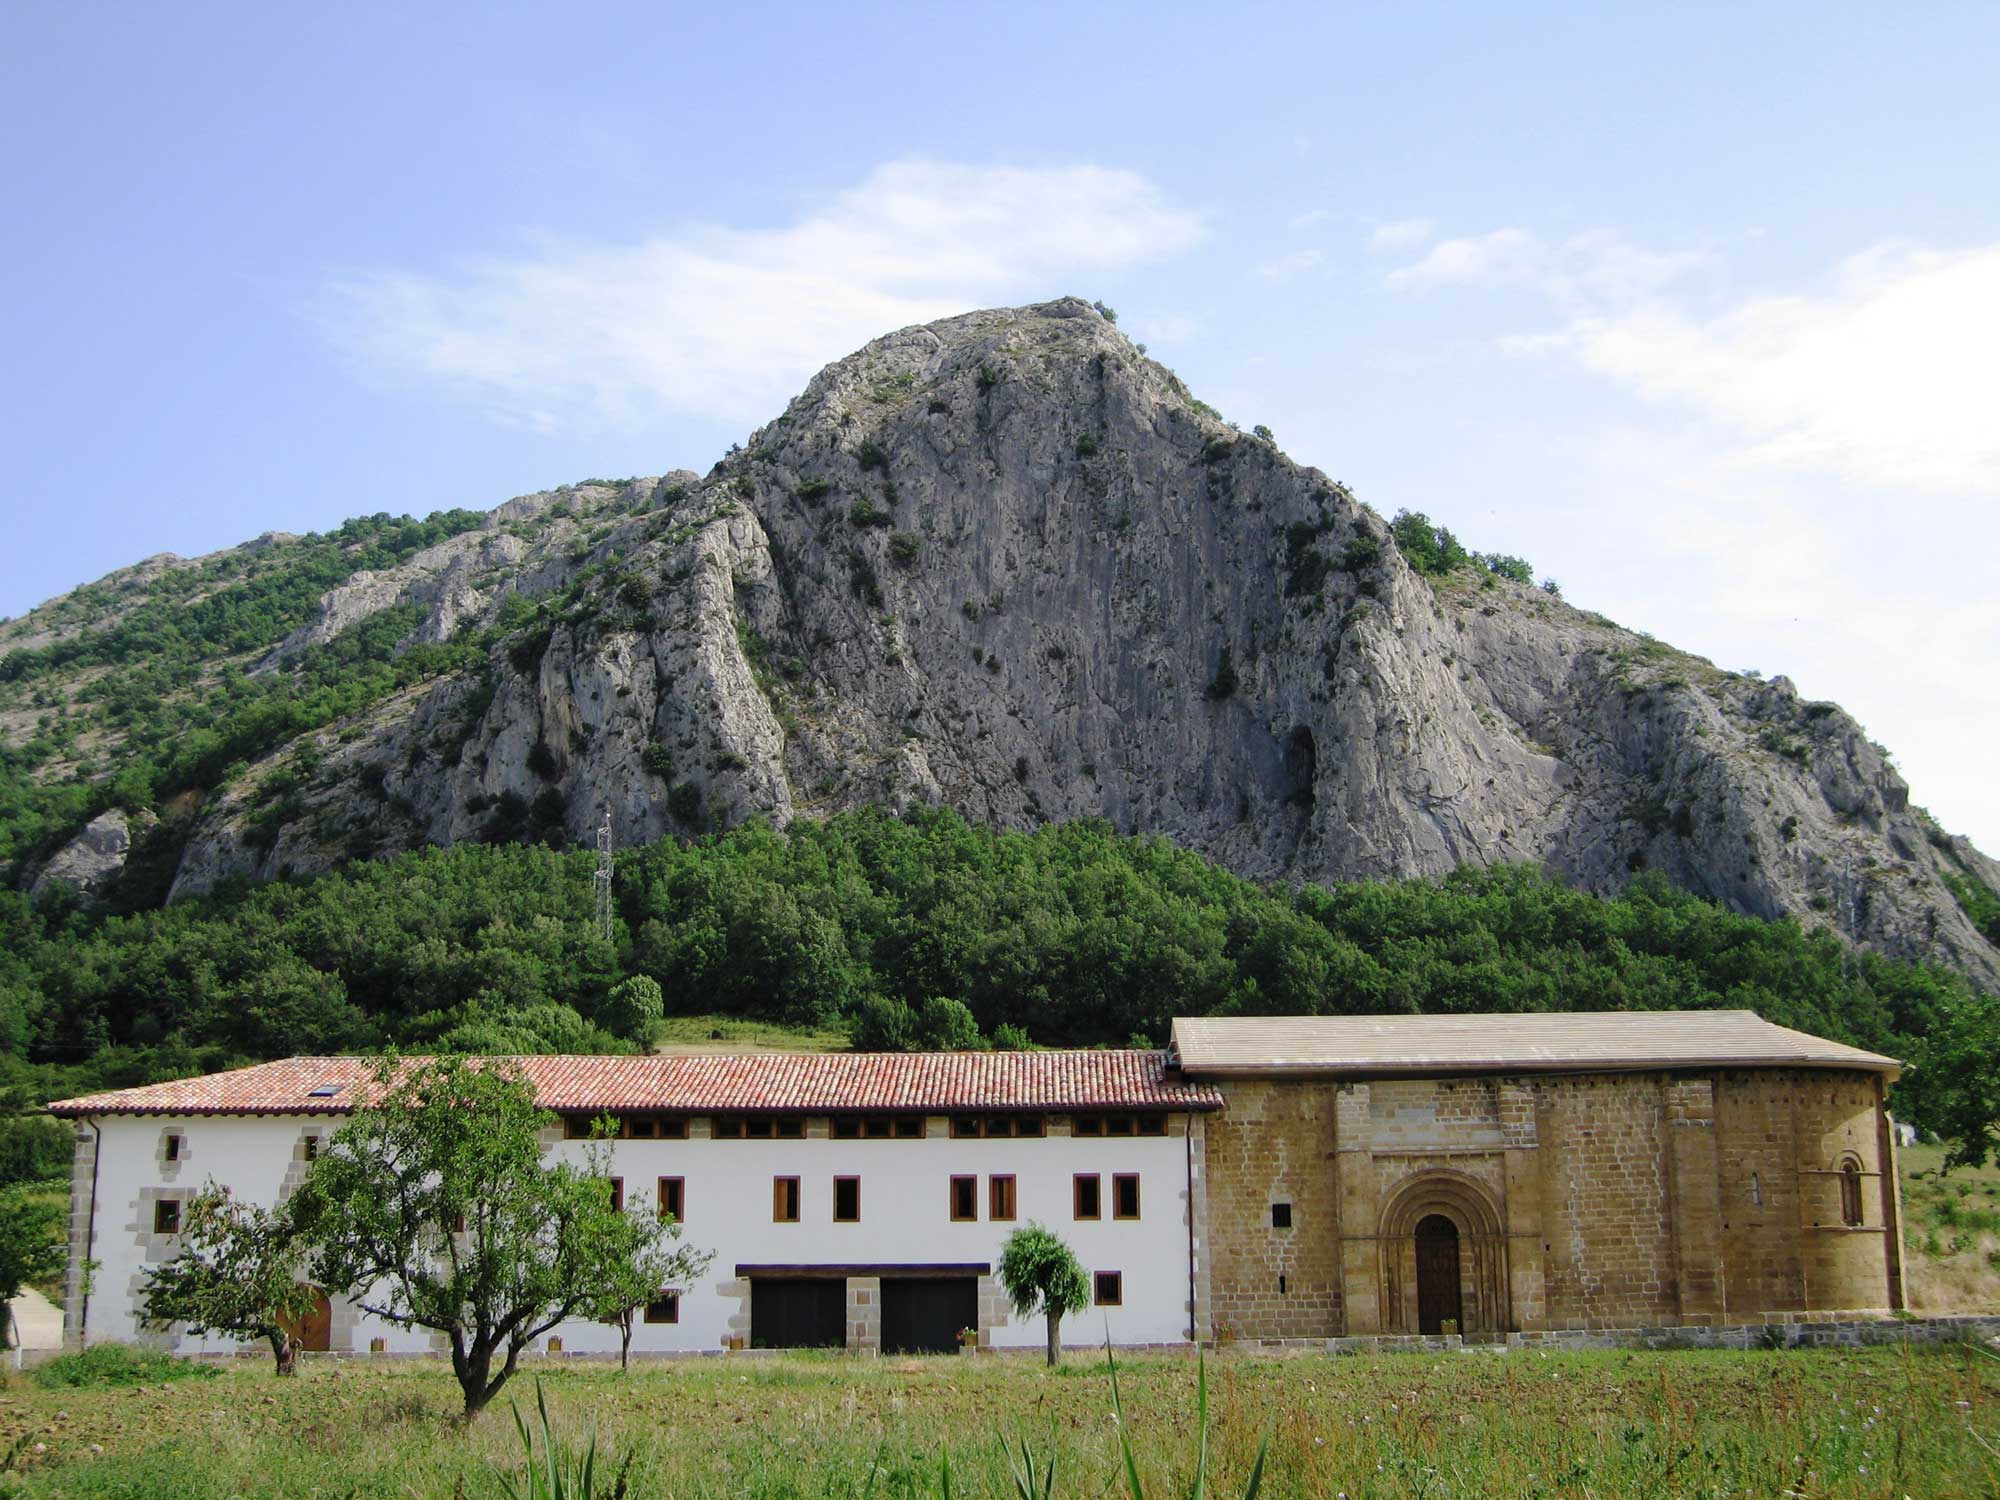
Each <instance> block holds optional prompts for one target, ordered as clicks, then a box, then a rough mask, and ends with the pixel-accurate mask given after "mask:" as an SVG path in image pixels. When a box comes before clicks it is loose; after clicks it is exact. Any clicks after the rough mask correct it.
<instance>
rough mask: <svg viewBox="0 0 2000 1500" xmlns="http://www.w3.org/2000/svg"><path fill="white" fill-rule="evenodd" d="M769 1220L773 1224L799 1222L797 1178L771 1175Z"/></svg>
mask: <svg viewBox="0 0 2000 1500" xmlns="http://www.w3.org/2000/svg"><path fill="white" fill-rule="evenodd" d="M771 1222H772V1223H773V1224H796V1223H798V1222H799V1180H798V1178H796V1177H773V1178H772V1179H771Z"/></svg>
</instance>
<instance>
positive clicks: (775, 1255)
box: [84, 1115, 1189, 1353]
mask: <svg viewBox="0 0 2000 1500" xmlns="http://www.w3.org/2000/svg"><path fill="white" fill-rule="evenodd" d="M97 1123H98V1124H99V1125H100V1127H101V1128H102V1131H103V1148H102V1152H101V1157H100V1160H99V1162H98V1164H97V1188H96V1212H95V1216H94V1236H93V1240H94V1245H93V1250H92V1253H93V1254H94V1255H95V1257H96V1259H97V1260H98V1261H99V1263H100V1265H99V1269H98V1270H97V1272H96V1274H95V1276H94V1278H93V1290H92V1293H91V1297H90V1302H89V1309H88V1326H87V1328H86V1329H85V1330H84V1336H85V1338H86V1339H87V1340H88V1341H89V1342H93V1343H95V1342H100V1341H104V1340H147V1341H153V1342H161V1343H172V1344H173V1345H174V1346H175V1347H177V1348H179V1349H181V1350H183V1351H185V1352H190V1353H193V1352H203V1353H217V1352H223V1351H226V1350H229V1349H231V1348H233V1347H235V1346H234V1344H233V1342H232V1341H230V1340H228V1339H215V1338H208V1339H197V1338H194V1337H192V1336H186V1335H178V1336H177V1335H175V1334H161V1333H156V1332H150V1331H147V1330H143V1329H141V1328H140V1326H139V1324H138V1304H139V1289H140V1287H141V1285H142V1284H143V1279H144V1278H143V1273H144V1270H145V1268H146V1266H148V1265H150V1264H157V1263H158V1262H159V1261H161V1260H163V1259H165V1258H167V1257H169V1256H170V1255H171V1254H172V1253H173V1250H174V1245H173V1243H172V1242H171V1241H170V1240H167V1239H165V1238H163V1237H161V1236H156V1235H154V1234H153V1233H152V1228H153V1208H152V1204H153V1202H154V1201H155V1200H156V1199H158V1198H160V1197H162V1196H177V1197H181V1198H183V1199H185V1198H187V1197H191V1196H192V1195H193V1194H194V1193H195V1192H198V1191H199V1190H200V1189H201V1187H202V1186H203V1185H204V1184H205V1183H207V1182H209V1181H210V1180H213V1181H215V1182H218V1183H222V1184H226V1185H227V1186H228V1187H229V1188H230V1189H231V1190H232V1191H233V1192H234V1193H235V1194H236V1195H237V1196H238V1197H239V1198H242V1199H246V1200H248V1201H252V1202H256V1203H261V1204H270V1203H272V1202H275V1201H277V1200H278V1199H279V1198H281V1197H282V1196H284V1195H285V1194H286V1193H288V1192H289V1191H290V1190H291V1188H292V1187H293V1186H294V1185H296V1183H297V1181H298V1179H299V1176H300V1174H301V1173H302V1172H303V1170H304V1161H303V1153H302V1151H301V1149H300V1142H301V1140H302V1138H303V1136H305V1135H306V1134H308V1133H312V1134H318V1135H330V1134H331V1133H332V1132H333V1131H334V1130H335V1129H337V1128H338V1127H339V1125H340V1123H341V1122H340V1120H339V1119H338V1118H329V1117H310V1118H309V1117H301V1116H272V1117H255V1118H246V1117H227V1116H218V1117H192V1118H168V1117H161V1116H141V1117H133V1116H102V1117H98V1120H97ZM691 1124H692V1127H693V1129H692V1131H691V1135H692V1138H691V1139H688V1140H668V1141H618V1142H614V1143H611V1145H610V1147H609V1150H610V1153H611V1171H612V1172H613V1173H615V1174H616V1175H618V1176H620V1177H622V1178H623V1179H624V1186H625V1194H626V1201H627V1203H629V1204H633V1205H635V1206H636V1205H639V1204H646V1205H649V1206H650V1205H652V1204H653V1203H654V1202H655V1201H656V1196H657V1191H658V1180H659V1178H661V1177H663V1176H676V1177H680V1178H682V1179H684V1182H685V1194H686V1200H685V1201H686V1225H685V1229H684V1237H685V1241H686V1243H688V1244H691V1245H694V1246H696V1247H698V1248H700V1249H704V1250H710V1251H713V1252H714V1259H713V1261H712V1262H711V1263H710V1265H709V1268H708V1270H707V1272H706V1273H705V1274H704V1275H703V1276H702V1277H701V1278H700V1280H699V1281H697V1282H696V1283H694V1284H693V1285H691V1286H689V1287H686V1288H684V1289H682V1296H681V1301H680V1320H679V1321H678V1322H677V1323H672V1324H649V1323H645V1322H643V1321H641V1322H639V1323H637V1324H636V1325H635V1328H634V1332H633V1340H632V1347H633V1350H634V1352H639V1353H655V1352H659V1353H665V1352H682V1353H690V1352H709V1351H715V1350H718V1349H721V1348H723V1347H725V1341H726V1339H727V1338H728V1336H729V1335H730V1334H731V1333H732V1331H737V1332H740V1331H741V1330H743V1329H744V1328H745V1327H746V1326H747V1313H748V1307H747V1299H746V1297H745V1287H744V1284H743V1283H742V1282H740V1281H739V1280H738V1277H737V1268H738V1267H739V1266H827V1267H869V1268H874V1267H894V1266H938V1265H963V1264H979V1265H984V1266H988V1267H996V1266H997V1263H998V1260H999V1255H1000V1246H1001V1242H1002V1241H1003V1240H1004V1239H1005V1238H1006V1235H1007V1233H1008V1232H1009V1231H1010V1230H1011V1229H1013V1228H1014V1227H1016V1226H1017V1225H1022V1224H1026V1223H1028V1222H1030V1221H1031V1220H1033V1221H1038V1222H1040V1223H1042V1224H1044V1225H1046V1226H1047V1227H1048V1228H1049V1229H1051V1230H1053V1231H1054V1232H1055V1233H1056V1234H1057V1235H1058V1236H1060V1237H1061V1238H1062V1239H1063V1240H1064V1241H1065V1242H1067V1243H1068V1244H1069V1246H1070V1248H1071V1249H1072V1250H1074V1251H1075V1252H1076V1255H1077V1259H1078V1260H1079V1261H1080V1262H1081V1263H1082V1264H1083V1267H1084V1269H1085V1271H1086V1272H1097V1271H1116V1272H1118V1273H1120V1276H1121V1278H1122V1282H1123V1300H1122V1303H1121V1304H1120V1305H1119V1306H1116V1307H1096V1306H1093V1307H1091V1308H1090V1309H1089V1310H1088V1311H1086V1312H1085V1313H1084V1314H1082V1315H1081V1316H1079V1317H1076V1318H1072V1319H1069V1320H1067V1321H1066V1322H1065V1324H1064V1327H1063V1333H1064V1342H1065V1343H1068V1344H1074V1345H1095V1344H1099V1343H1102V1342H1103V1340H1104V1339H1105V1337H1106V1335H1107V1332H1108V1334H1109V1337H1110V1339H1111V1341H1112V1342H1113V1343H1114V1344H1118V1345H1136V1344H1166V1343H1176V1342H1180V1341H1183V1340H1184V1339H1185V1338H1186V1337H1187V1327H1188V1311H1187V1306H1188V1296H1189V1285H1188V1248H1189V1247H1188V1222H1187V1211H1188V1205H1187V1171H1188V1167H1187V1142H1186V1141H1185V1139H1184V1134H1183V1133H1184V1131H1185V1128H1186V1118H1185V1117H1184V1116H1175V1117H1173V1119H1172V1123H1171V1126H1170V1133H1169V1134H1168V1135H1166V1136H1131V1137H1124V1136H1114V1137H1072V1136H1071V1135H1070V1134H1069V1133H1068V1131H1069V1120H1068V1117H1067V1116H1060V1115H1057V1116H1050V1117H1049V1124H1050V1133H1049V1134H1048V1135H1046V1136H1044V1137H1041V1138H1026V1139H998V1140H985V1139H953V1138H951V1136H950V1133H949V1130H948V1122H947V1121H946V1120H945V1119H944V1118H943V1117H933V1118H931V1119H930V1120H928V1121H927V1122H926V1128H927V1134H926V1135H925V1137H924V1138H923V1139H920V1140H898V1139H891V1140H834V1139H830V1138H828V1137H827V1135H826V1126H825V1122H824V1121H823V1120H820V1121H815V1122H814V1127H813V1131H812V1137H811V1138H808V1139H804V1140H740V1141H738V1140H713V1139H710V1138H708V1121H707V1120H706V1119H705V1118H699V1117H698V1118H696V1119H695V1120H693V1121H692V1122H691ZM168 1131H174V1132H178V1133H179V1134H180V1135H181V1136H182V1138H183V1145H182V1153H181V1160H180V1161H179V1162H178V1163H174V1164H166V1163H164V1162H163V1161H162V1159H161V1158H162V1153H161V1151H160V1149H159V1143H160V1141H161V1139H162V1137H163V1135H164V1134H165V1133H166V1132H168ZM549 1149H550V1151H551V1153H552V1154H553V1155H555V1156H558V1157H567V1158H571V1159H580V1158H581V1157H582V1156H583V1154H584V1152H585V1151H586V1150H587V1149H588V1148H587V1147H586V1145H585V1144H584V1143H583V1142H572V1141H561V1140H554V1139H553V1137H552V1138H551V1144H550V1146H549ZM1080 1172H1085V1173H1096V1174H1099V1176H1100V1178H1101V1197H1102V1209H1101V1211H1102V1215H1103V1216H1102V1218H1100V1219H1097V1220H1094V1221H1079V1220H1077V1219H1076V1218H1075V1217H1074V1215H1073V1197H1072V1194H1073V1179H1074V1176H1075V1174H1077V1173H1080ZM1119 1173H1136V1174H1137V1175H1138V1176H1139V1179H1140V1217H1139V1218H1138V1219H1136V1220H1120V1219H1117V1218H1115V1217H1114V1216H1113V1209H1114V1193H1113V1186H1112V1178H1113V1176H1114V1174H1119ZM995 1174H1012V1175H1013V1177H1014V1179H1015V1194H1016V1208H1015V1218H1014V1220H1013V1221H1012V1222H1007V1223H996V1222H994V1221H992V1220H991V1219H990V1218H989V1216H988V1209H989V1206H990V1196H989V1186H988V1184H989V1179H990V1178H991V1177H992V1176H993V1175H995ZM777 1176H789V1177H797V1178H798V1179H799V1187H800V1205H799V1208H800V1212H799V1221H798V1222H797V1223H795V1224H779V1223H774V1222H772V1179H773V1178H774V1177H777ZM840 1176H856V1177H859V1178H860V1179H861V1219H860V1222H859V1223H853V1224H847V1223H838V1224H837V1223H835V1222H834V1221H833V1191H834V1189H833V1181H834V1178H835V1177H840ZM954 1176H975V1177H977V1179H978V1185H977V1193H976V1198H977V1205H978V1218H977V1219H976V1220H974V1221H971V1222H962V1223H961V1222H954V1221H953V1220H952V1218H951V1179H952V1178H953V1177H954ZM888 1274H893V1271H891V1272H889V1273H888ZM983 1291H984V1292H985V1293H986V1295H982V1298H981V1307H982V1313H981V1322H982V1329H981V1332H982V1342H985V1343H987V1344H990V1345H991V1346H993V1347H1001V1348H1005V1347H1035V1346H1039V1345H1040V1344H1041V1343H1042V1341H1043V1339H1044V1337H1045V1333H1044V1329H1043V1325H1042V1322H1041V1320H1040V1319H1039V1318H1035V1319H1031V1320H1027V1321H1025V1322H1024V1321H1023V1320H1021V1319H1020V1318H1018V1317H1017V1316H1016V1315H1014V1314H1013V1312H1012V1310H1011V1309H1010V1308H1007V1307H1005V1306H1004V1303H1003V1302H1002V1301H1001V1300H1000V1299H998V1298H997V1297H996V1296H994V1295H992V1292H991V1287H990V1285H989V1286H986V1287H984V1288H983ZM332 1302H333V1308H334V1317H333V1337H332V1344H333V1348H334V1350H335V1351H336V1352H366V1351H367V1350H368V1349H369V1347H370V1342H371V1340H374V1339H381V1340H383V1341H384V1345H385V1348H386V1350H387V1351H388V1352H391V1353H415V1352H422V1351H426V1350H432V1349H436V1348H439V1347H441V1346H440V1345H439V1344H437V1343H436V1342H435V1341H434V1339H433V1336H432V1335H430V1334H429V1333H428V1332H427V1331H425V1330H423V1329H411V1330H407V1331H405V1330H402V1329H398V1328H395V1327H393V1326H391V1325H388V1324H385V1323H383V1322H382V1321H381V1320H379V1319H377V1318H374V1317H372V1316H371V1315H368V1314H366V1313H363V1312H361V1311H360V1310H359V1309H358V1308H353V1307H351V1306H349V1305H348V1304H347V1303H346V1301H345V1299H343V1298H342V1297H340V1296H339V1295H337V1294H336V1295H335V1296H334V1297H333V1298H332ZM732 1320H733V1321H732ZM552 1333H553V1335H554V1336H556V1337H559V1338H560V1339H561V1340H562V1346H563V1348H564V1349H565V1350H566V1351H568V1352H571V1353H592V1352H604V1353H615V1352H616V1351H617V1348H618V1331H617V1329H616V1328H613V1327H610V1326H607V1325H603V1324H598V1323H592V1322H587V1321H571V1322H568V1323H565V1324H563V1325H561V1326H560V1327H558V1328H556V1329H554V1330H552ZM539 1346H540V1345H539V1341H538V1347H539Z"/></svg>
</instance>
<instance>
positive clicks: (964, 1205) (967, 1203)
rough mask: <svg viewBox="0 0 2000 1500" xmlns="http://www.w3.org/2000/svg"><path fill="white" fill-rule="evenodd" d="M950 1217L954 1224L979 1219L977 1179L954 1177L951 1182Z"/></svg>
mask: <svg viewBox="0 0 2000 1500" xmlns="http://www.w3.org/2000/svg"><path fill="white" fill-rule="evenodd" d="M951 1217H952V1219H953V1221H954V1222H957V1223H961V1224H963V1223H968V1222H970V1221H971V1220H973V1219H977V1218H978V1217H979V1179H978V1178H977V1177H954V1178H952V1180H951Z"/></svg>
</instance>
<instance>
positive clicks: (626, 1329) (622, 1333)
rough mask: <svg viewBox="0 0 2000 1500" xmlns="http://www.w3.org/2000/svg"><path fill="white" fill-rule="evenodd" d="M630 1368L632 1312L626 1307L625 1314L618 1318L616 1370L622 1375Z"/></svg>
mask: <svg viewBox="0 0 2000 1500" xmlns="http://www.w3.org/2000/svg"><path fill="white" fill-rule="evenodd" d="M631 1368H632V1313H631V1311H630V1310H629V1309H627V1311H626V1313H625V1316H624V1317H622V1318H620V1319H619V1320H618V1372H619V1373H620V1374H621V1375H622V1374H624V1373H626V1372H627V1371H629V1370H630V1369H631Z"/></svg>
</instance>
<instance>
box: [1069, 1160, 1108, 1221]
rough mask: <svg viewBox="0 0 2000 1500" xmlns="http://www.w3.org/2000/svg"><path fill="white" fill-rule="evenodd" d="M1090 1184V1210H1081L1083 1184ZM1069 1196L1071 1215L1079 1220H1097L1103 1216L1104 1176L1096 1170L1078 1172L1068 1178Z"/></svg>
mask: <svg viewBox="0 0 2000 1500" xmlns="http://www.w3.org/2000/svg"><path fill="white" fill-rule="evenodd" d="M1086 1182H1087V1183H1089V1184H1090V1197H1091V1205H1090V1212H1089V1213H1085V1212H1084V1211H1083V1185H1084V1184H1085V1183H1086ZM1069 1198H1070V1209H1071V1211H1072V1212H1071V1217H1073V1218H1075V1219H1077V1220H1079V1221H1085V1220H1098V1219H1102V1218H1103V1217H1104V1178H1103V1175H1102V1174H1101V1173H1098V1172H1078V1173H1077V1174H1076V1175H1075V1176H1073V1177H1072V1178H1070V1185H1069Z"/></svg>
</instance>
